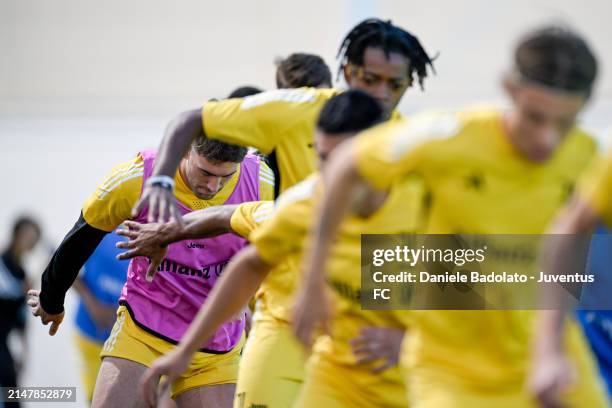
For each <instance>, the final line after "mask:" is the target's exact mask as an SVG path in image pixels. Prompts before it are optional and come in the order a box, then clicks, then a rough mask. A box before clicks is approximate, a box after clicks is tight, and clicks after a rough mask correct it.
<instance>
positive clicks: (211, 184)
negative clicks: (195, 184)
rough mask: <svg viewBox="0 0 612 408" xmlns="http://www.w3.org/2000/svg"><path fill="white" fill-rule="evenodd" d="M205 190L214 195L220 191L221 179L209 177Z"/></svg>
mask: <svg viewBox="0 0 612 408" xmlns="http://www.w3.org/2000/svg"><path fill="white" fill-rule="evenodd" d="M206 188H208V189H209V190H210V191H211V192H214V193H216V192H217V191H219V190H220V189H221V177H210V178H209V179H208V180H207V182H206Z"/></svg>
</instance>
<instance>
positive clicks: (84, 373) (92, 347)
mask: <svg viewBox="0 0 612 408" xmlns="http://www.w3.org/2000/svg"><path fill="white" fill-rule="evenodd" d="M74 341H75V343H76V346H77V348H78V349H79V352H80V353H81V381H82V382H83V386H84V387H85V393H86V395H87V400H88V401H91V400H92V398H93V391H94V387H95V386H96V378H98V371H100V364H101V363H102V360H100V351H101V350H102V343H101V342H96V341H94V340H92V339H90V338H89V337H87V336H85V335H83V334H81V333H79V332H78V331H77V334H75V336H74Z"/></svg>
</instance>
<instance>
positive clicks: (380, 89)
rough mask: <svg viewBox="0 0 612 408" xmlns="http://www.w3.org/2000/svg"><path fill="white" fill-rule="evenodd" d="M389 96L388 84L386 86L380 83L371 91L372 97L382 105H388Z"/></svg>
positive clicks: (385, 83)
mask: <svg viewBox="0 0 612 408" xmlns="http://www.w3.org/2000/svg"><path fill="white" fill-rule="evenodd" d="M391 95H392V92H391V88H390V87H389V84H387V82H386V81H380V83H379V84H378V85H376V86H375V87H374V89H373V90H372V96H373V97H374V98H375V99H376V100H378V101H379V102H380V103H382V104H383V105H386V104H388V103H389V100H390V99H391Z"/></svg>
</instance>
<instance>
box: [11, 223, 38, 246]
mask: <svg viewBox="0 0 612 408" xmlns="http://www.w3.org/2000/svg"><path fill="white" fill-rule="evenodd" d="M39 239H40V236H39V235H38V230H37V229H36V228H34V226H32V225H29V224H26V225H23V226H22V227H21V228H20V229H19V232H18V233H17V236H16V237H15V246H16V247H17V248H18V249H19V250H21V251H30V250H32V249H33V248H34V247H35V246H36V244H37V243H38V240H39Z"/></svg>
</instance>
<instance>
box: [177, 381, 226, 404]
mask: <svg viewBox="0 0 612 408" xmlns="http://www.w3.org/2000/svg"><path fill="white" fill-rule="evenodd" d="M235 391H236V384H218V385H207V386H205V387H197V388H192V389H190V390H188V391H185V392H183V393H182V394H180V395H178V396H177V397H176V399H175V400H176V404H177V405H178V407H179V408H200V407H207V408H231V406H232V401H233V399H234V393H235Z"/></svg>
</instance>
